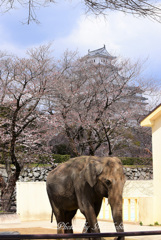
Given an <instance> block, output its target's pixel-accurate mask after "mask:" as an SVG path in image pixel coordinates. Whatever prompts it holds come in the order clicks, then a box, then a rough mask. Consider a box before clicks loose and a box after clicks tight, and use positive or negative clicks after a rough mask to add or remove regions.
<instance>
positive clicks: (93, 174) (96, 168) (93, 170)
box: [84, 161, 103, 187]
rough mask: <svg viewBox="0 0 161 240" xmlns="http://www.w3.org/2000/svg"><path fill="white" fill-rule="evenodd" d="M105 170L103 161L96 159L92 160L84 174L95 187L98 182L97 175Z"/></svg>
mask: <svg viewBox="0 0 161 240" xmlns="http://www.w3.org/2000/svg"><path fill="white" fill-rule="evenodd" d="M102 171H103V166H102V164H101V163H98V162H96V161H90V163H89V164H88V165H87V166H86V168H85V170H84V176H85V179H86V181H87V182H88V183H89V185H90V186H91V187H93V186H94V185H95V184H96V182H97V176H98V175H100V174H101V172H102Z"/></svg>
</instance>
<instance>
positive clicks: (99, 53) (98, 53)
mask: <svg viewBox="0 0 161 240" xmlns="http://www.w3.org/2000/svg"><path fill="white" fill-rule="evenodd" d="M87 56H88V57H95V56H101V57H106V58H111V59H114V58H116V57H113V56H111V55H110V54H109V53H108V51H107V50H106V46H105V45H104V46H103V48H99V49H96V50H94V51H90V50H88V55H87Z"/></svg>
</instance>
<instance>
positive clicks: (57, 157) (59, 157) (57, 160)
mask: <svg viewBox="0 0 161 240" xmlns="http://www.w3.org/2000/svg"><path fill="white" fill-rule="evenodd" d="M52 156H53V158H54V159H55V161H54V162H55V163H63V162H66V161H68V160H69V159H70V155H60V154H52Z"/></svg>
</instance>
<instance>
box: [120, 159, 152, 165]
mask: <svg viewBox="0 0 161 240" xmlns="http://www.w3.org/2000/svg"><path fill="white" fill-rule="evenodd" d="M120 159H121V161H122V164H123V165H152V158H139V157H120Z"/></svg>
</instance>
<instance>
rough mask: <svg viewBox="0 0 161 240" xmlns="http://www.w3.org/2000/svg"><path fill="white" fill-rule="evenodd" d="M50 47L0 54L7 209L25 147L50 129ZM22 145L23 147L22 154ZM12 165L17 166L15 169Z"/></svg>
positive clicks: (1, 139) (0, 134)
mask: <svg viewBox="0 0 161 240" xmlns="http://www.w3.org/2000/svg"><path fill="white" fill-rule="evenodd" d="M49 49H50V46H49V45H46V46H45V45H44V46H40V47H39V48H35V49H30V50H29V51H28V52H27V54H28V57H26V58H18V57H16V56H13V55H6V54H3V53H1V58H0V147H1V150H2V151H3V154H4V156H6V155H7V156H9V157H10V158H5V160H6V164H7V163H8V164H7V171H8V180H7V184H6V186H5V189H3V194H2V196H1V200H2V202H3V210H5V211H8V210H9V208H10V199H11V196H12V194H13V191H14V187H15V184H16V181H17V180H18V178H19V175H20V172H21V169H22V168H23V164H24V159H23V158H24V152H25V149H30V148H33V147H34V148H36V147H37V146H38V145H39V144H40V142H41V141H42V139H41V138H42V135H43V133H44V131H46V132H47V131H48V130H47V126H48V124H47V122H48V116H46V115H45V114H43V111H42V108H43V104H42V103H43V98H44V96H45V94H46V93H47V92H48V83H49V81H51V78H52V77H53V71H54V69H55V65H54V63H53V60H52V59H51V57H50V50H49ZM40 110H41V111H40ZM44 128H45V129H44ZM40 129H41V131H40ZM19 147H21V148H22V147H23V148H22V151H21V154H22V155H21V157H20V156H19V155H18V148H19ZM10 164H13V165H14V166H15V170H14V172H11V169H10ZM5 200H6V201H5Z"/></svg>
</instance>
